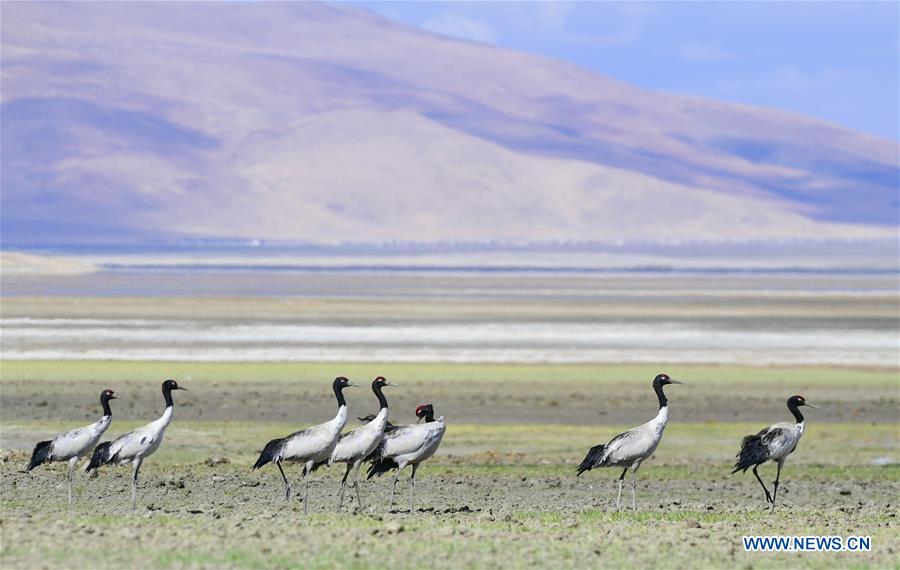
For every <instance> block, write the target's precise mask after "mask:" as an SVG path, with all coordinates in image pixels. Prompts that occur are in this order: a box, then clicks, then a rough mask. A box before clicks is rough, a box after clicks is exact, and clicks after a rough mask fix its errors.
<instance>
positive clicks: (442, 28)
mask: <svg viewBox="0 0 900 570" xmlns="http://www.w3.org/2000/svg"><path fill="white" fill-rule="evenodd" d="M422 27H423V28H425V29H426V30H429V31H431V32H435V33H438V34H441V35H444V36H451V37H454V38H460V39H464V40H471V41H476V42H482V43H486V44H493V43H497V31H496V30H494V28H492V27H491V26H490V25H488V24H487V23H485V22H483V21H481V20H475V19H473V18H467V17H466V16H462V15H460V14H456V13H453V12H444V13H442V14H438V15H437V16H435V17H433V18H429V19H428V20H426V21H424V22H422Z"/></svg>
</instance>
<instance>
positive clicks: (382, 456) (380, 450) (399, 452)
mask: <svg viewBox="0 0 900 570" xmlns="http://www.w3.org/2000/svg"><path fill="white" fill-rule="evenodd" d="M416 417H417V418H419V421H420V422H421V421H422V420H423V419H424V420H425V423H424V424H418V423H416V424H412V425H408V426H397V427H395V428H394V429H392V430H391V431H390V432H387V433H385V434H384V437H383V438H382V439H381V443H380V444H379V445H378V447H377V448H376V449H375V453H374V456H373V458H372V466H371V467H369V472H368V477H367V479H371V478H372V477H374V476H375V475H379V476H380V475H383V474H384V473H387V472H388V471H390V470H391V469H396V470H397V474H396V475H394V481H393V483H391V499H390V504H389V506H388V510H393V508H394V491H395V490H396V488H397V479H399V478H400V472H401V471H403V468H404V467H406V466H407V465H412V474H410V476H409V512H410V513H413V512H415V490H416V470H417V469H418V468H419V465H420V464H421V463H422V462H423V461H425V460H426V459H428V458H429V457H431V456H432V455H434V452H435V451H437V448H438V446H440V445H441V439H442V438H443V437H444V432H445V431H446V429H447V425H446V424H445V423H444V416H441V417H439V418H438V419H434V406H432V405H431V404H423V405H421V406H418V407H417V408H416Z"/></svg>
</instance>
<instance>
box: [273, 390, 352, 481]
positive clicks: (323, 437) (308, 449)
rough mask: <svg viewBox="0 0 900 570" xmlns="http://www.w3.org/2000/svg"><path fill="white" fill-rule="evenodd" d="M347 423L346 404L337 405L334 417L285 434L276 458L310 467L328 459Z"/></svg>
mask: <svg viewBox="0 0 900 570" xmlns="http://www.w3.org/2000/svg"><path fill="white" fill-rule="evenodd" d="M345 425H347V406H346V405H343V406H339V407H338V411H337V414H335V416H334V418H332V419H331V420H330V421H327V422H325V423H322V424H319V425H315V426H312V427H308V428H306V429H304V430H300V431H298V432H296V433H293V434H291V435H289V436H287V437H286V438H285V439H284V445H283V447H282V450H281V452H280V454H279V455H278V456H277V459H279V460H281V461H302V462H304V463H307V464H308V469H312V467H313V465H315V464H316V463H321V462H323V461H329V460H330V459H331V454H332V453H333V452H334V448H335V447H336V446H337V443H338V438H339V437H340V435H341V430H342V429H344V426H345Z"/></svg>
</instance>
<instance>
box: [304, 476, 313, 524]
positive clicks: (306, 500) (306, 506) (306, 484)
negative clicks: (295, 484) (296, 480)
mask: <svg viewBox="0 0 900 570" xmlns="http://www.w3.org/2000/svg"><path fill="white" fill-rule="evenodd" d="M311 471H312V468H311V465H310V464H309V463H307V464H306V465H304V466H303V514H304V515H308V514H309V474H310V472H311Z"/></svg>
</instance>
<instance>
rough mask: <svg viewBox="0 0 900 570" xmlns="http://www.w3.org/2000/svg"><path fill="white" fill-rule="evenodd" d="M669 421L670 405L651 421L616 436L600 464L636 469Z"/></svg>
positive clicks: (660, 410)
mask: <svg viewBox="0 0 900 570" xmlns="http://www.w3.org/2000/svg"><path fill="white" fill-rule="evenodd" d="M668 423H669V407H668V406H663V407H662V408H660V409H659V412H658V413H657V414H656V417H655V418H653V419H652V420H650V421H649V422H647V423H645V424H643V425H640V426H638V427H636V428H632V429H630V430H628V431H626V432H624V433H621V434H619V435H617V436H616V437H614V438H613V439H612V440H611V441H610V442H609V443H608V444H606V448H605V449H604V450H603V455H601V456H600V460H599V461H598V465H601V466H604V467H633V468H635V471H636V470H637V468H638V467H640V465H641V463H642V462H644V461H645V460H646V459H648V458H649V457H650V456H651V455H653V452H655V451H656V448H657V447H658V446H659V442H660V441H662V436H663V431H664V430H665V429H666V425H667V424H668Z"/></svg>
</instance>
